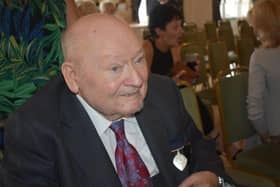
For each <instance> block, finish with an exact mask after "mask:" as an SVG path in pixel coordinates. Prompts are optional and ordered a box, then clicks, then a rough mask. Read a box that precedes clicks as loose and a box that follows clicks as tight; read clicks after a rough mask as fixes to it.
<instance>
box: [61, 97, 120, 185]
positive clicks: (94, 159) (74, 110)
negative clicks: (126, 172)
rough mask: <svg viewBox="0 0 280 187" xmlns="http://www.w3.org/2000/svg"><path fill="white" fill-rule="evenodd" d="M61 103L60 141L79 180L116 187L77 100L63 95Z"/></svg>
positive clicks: (108, 163) (114, 176) (110, 167)
mask: <svg viewBox="0 0 280 187" xmlns="http://www.w3.org/2000/svg"><path fill="white" fill-rule="evenodd" d="M62 102H63V103H62V104H61V106H63V108H62V111H63V115H62V135H63V139H64V140H63V141H64V143H65V144H66V147H67V148H68V150H69V152H70V155H72V156H73V160H75V161H76V162H77V163H78V165H79V166H80V168H81V170H82V171H83V172H84V175H85V176H86V178H85V179H81V180H87V181H89V184H96V185H97V184H98V185H99V186H111V185H112V184H113V185H114V186H116V187H117V186H120V182H119V178H118V176H117V174H116V172H115V169H114V167H113V164H112V162H111V160H110V158H109V156H108V154H107V152H106V149H105V147H104V146H103V143H102V141H101V139H100V138H99V135H98V134H97V131H96V129H95V127H94V126H93V124H92V122H91V120H90V118H89V117H88V115H87V113H86V111H85V110H84V108H83V107H82V105H81V104H80V102H79V101H78V99H77V98H75V96H73V95H70V94H66V96H63V98H62ZM78 172H79V171H78ZM90 174H92V175H90Z"/></svg>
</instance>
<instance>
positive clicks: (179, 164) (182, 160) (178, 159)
mask: <svg viewBox="0 0 280 187" xmlns="http://www.w3.org/2000/svg"><path fill="white" fill-rule="evenodd" d="M182 149H184V146H182V147H180V148H178V149H176V150H174V151H176V152H177V153H176V155H175V157H174V158H173V164H174V166H175V167H176V168H177V169H179V170H180V171H183V170H184V169H185V167H186V166H187V164H188V158H187V157H186V156H185V155H183V154H182V153H181V152H180V150H182Z"/></svg>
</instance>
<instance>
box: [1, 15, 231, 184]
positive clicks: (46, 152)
mask: <svg viewBox="0 0 280 187" xmlns="http://www.w3.org/2000/svg"><path fill="white" fill-rule="evenodd" d="M112 30H114V32H112ZM62 41H63V42H62V45H63V51H64V56H65V62H64V63H63V64H62V67H61V69H62V76H61V75H58V76H57V77H56V78H55V79H53V80H51V81H50V82H49V84H48V85H47V86H46V87H44V88H43V89H42V90H40V91H39V92H38V93H37V94H36V95H35V96H34V97H33V98H32V99H31V100H30V101H29V102H28V103H27V104H26V105H25V106H24V107H22V108H21V109H19V110H18V111H17V112H16V113H15V114H14V115H13V116H12V117H11V119H10V120H9V123H8V125H7V131H6V139H5V143H6V145H5V146H6V152H5V155H4V160H3V162H2V163H1V168H0V176H1V178H0V181H1V182H0V184H1V186H5V187H25V186H26V187H27V186H28V187H46V186H52V187H56V186H59V187H92V186H96V187H120V186H123V187H132V186H133V187H134V186H135V187H150V186H154V187H157V186H163V187H174V186H178V185H180V184H181V186H182V187H188V186H193V187H195V186H201V187H202V186H213V187H214V186H215V187H217V186H218V182H219V181H220V182H222V179H224V180H225V181H228V182H231V179H230V178H229V177H228V176H227V175H226V174H225V173H224V169H223V165H222V162H221V161H220V160H219V158H218V157H217V155H216V154H215V149H214V147H213V144H212V143H211V142H206V141H205V140H203V139H202V136H201V134H200V133H199V131H198V130H197V129H196V127H195V126H194V124H193V122H192V120H191V118H190V116H189V115H188V114H187V113H186V111H185V109H184V106H183V103H182V99H181V97H180V94H179V92H178V90H177V88H176V85H175V84H174V83H173V81H172V80H170V79H169V78H164V77H161V76H155V75H149V76H148V70H147V64H146V61H145V57H144V51H143V49H142V47H141V43H140V42H139V41H138V40H137V37H136V36H135V35H134V33H133V31H132V30H131V29H130V28H129V27H128V26H127V25H126V24H125V23H123V22H122V21H119V20H118V19H117V18H114V17H112V16H110V15H105V14H91V15H88V16H84V17H82V18H81V19H79V20H78V21H77V22H75V23H74V24H73V25H72V26H70V27H69V28H68V29H67V30H66V32H65V34H64V36H63V40H62ZM218 179H220V180H218Z"/></svg>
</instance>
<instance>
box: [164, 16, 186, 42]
mask: <svg viewBox="0 0 280 187" xmlns="http://www.w3.org/2000/svg"><path fill="white" fill-rule="evenodd" d="M183 33H184V31H183V28H182V21H181V20H178V19H173V20H172V21H170V22H169V23H168V24H167V25H166V27H165V29H164V30H161V32H160V35H159V37H161V38H162V39H163V40H164V42H165V43H166V44H167V45H168V46H169V47H176V46H178V45H179V44H180V40H181V37H182V35H183Z"/></svg>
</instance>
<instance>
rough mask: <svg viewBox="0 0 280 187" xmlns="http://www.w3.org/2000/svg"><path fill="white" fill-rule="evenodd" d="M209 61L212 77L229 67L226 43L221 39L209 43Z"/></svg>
mask: <svg viewBox="0 0 280 187" xmlns="http://www.w3.org/2000/svg"><path fill="white" fill-rule="evenodd" d="M208 51H209V63H210V72H211V75H212V78H213V79H214V78H216V77H217V75H218V73H220V72H222V71H224V70H227V69H228V68H229V64H230V62H229V58H228V54H227V48H226V44H225V42H223V41H218V42H214V43H211V44H210V45H209V49H208Z"/></svg>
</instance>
